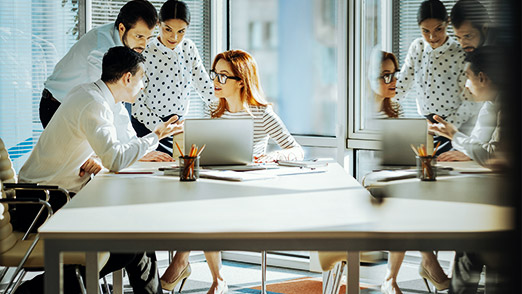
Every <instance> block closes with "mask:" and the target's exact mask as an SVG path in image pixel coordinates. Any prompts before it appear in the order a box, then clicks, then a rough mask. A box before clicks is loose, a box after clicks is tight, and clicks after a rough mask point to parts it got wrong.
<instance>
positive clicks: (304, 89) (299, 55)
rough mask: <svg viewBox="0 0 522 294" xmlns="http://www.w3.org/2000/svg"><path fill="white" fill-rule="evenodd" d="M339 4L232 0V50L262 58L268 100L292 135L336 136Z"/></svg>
mask: <svg viewBox="0 0 522 294" xmlns="http://www.w3.org/2000/svg"><path fill="white" fill-rule="evenodd" d="M337 4H338V0H232V1H231V32H230V36H231V49H243V50H246V51H248V52H249V53H251V54H252V55H253V56H254V58H255V59H256V60H257V61H258V64H259V65H260V66H259V69H260V79H261V80H262V81H263V88H264V89H265V93H266V95H267V100H268V101H269V102H271V103H273V106H274V108H275V109H276V112H277V113H279V114H280V115H281V118H282V119H283V120H284V121H285V123H286V125H287V127H288V129H289V130H290V132H291V133H293V134H302V135H320V136H334V135H335V123H336V113H337V110H336V103H337V10H336V8H337Z"/></svg>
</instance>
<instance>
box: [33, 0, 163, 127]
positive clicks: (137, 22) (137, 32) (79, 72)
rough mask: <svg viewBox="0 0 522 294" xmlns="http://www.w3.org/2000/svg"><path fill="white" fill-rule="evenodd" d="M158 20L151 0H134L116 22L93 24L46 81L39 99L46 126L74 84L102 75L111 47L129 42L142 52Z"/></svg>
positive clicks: (125, 44)
mask: <svg viewBox="0 0 522 294" xmlns="http://www.w3.org/2000/svg"><path fill="white" fill-rule="evenodd" d="M157 23H158V12H157V11H156V8H154V6H153V5H152V4H151V3H150V2H148V1H145V0H132V1H129V2H127V3H126V4H125V5H123V7H122V8H121V9H120V13H119V14H118V17H117V18H116V21H115V22H114V23H108V24H105V25H102V26H100V27H97V28H94V29H92V30H90V31H89V32H88V33H87V34H86V35H85V36H83V37H82V38H81V39H80V40H79V41H78V42H76V44H74V46H72V48H71V49H70V50H69V52H67V54H66V55H65V56H64V57H63V58H62V59H61V60H60V61H59V62H58V64H56V67H55V68H54V71H53V73H52V74H51V76H49V78H47V81H45V88H44V90H43V92H42V99H41V100H40V120H41V122H42V125H43V127H44V128H46V127H47V124H48V123H49V121H50V120H51V118H52V117H53V115H54V113H55V112H56V109H58V107H59V106H60V104H62V103H64V102H65V101H66V100H67V93H69V91H70V90H71V89H72V88H73V87H75V86H78V85H80V84H85V83H90V82H94V81H96V80H98V79H99V78H100V76H101V72H102V57H103V54H105V52H107V50H108V49H109V48H112V47H115V46H126V47H129V48H131V49H133V50H135V51H136V52H139V53H141V52H142V51H143V50H145V47H146V46H147V42H148V41H149V40H150V39H152V38H153V35H152V33H153V30H154V27H155V26H156V24H157Z"/></svg>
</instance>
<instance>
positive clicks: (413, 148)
mask: <svg viewBox="0 0 522 294" xmlns="http://www.w3.org/2000/svg"><path fill="white" fill-rule="evenodd" d="M410 147H411V150H413V152H414V153H415V155H417V156H419V152H417V150H415V147H413V144H410Z"/></svg>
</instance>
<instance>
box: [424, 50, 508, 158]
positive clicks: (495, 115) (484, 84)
mask: <svg viewBox="0 0 522 294" xmlns="http://www.w3.org/2000/svg"><path fill="white" fill-rule="evenodd" d="M499 54H500V53H499V52H498V50H497V49H496V48H494V47H492V46H485V47H479V48H477V49H475V50H474V51H473V52H470V53H469V54H468V56H467V57H466V59H465V60H466V61H467V62H468V66H467V69H466V76H467V78H468V80H467V82H466V87H467V88H468V89H469V90H470V92H471V93H472V94H473V97H474V99H475V100H477V101H485V102H484V104H483V106H482V108H481V109H480V112H479V114H478V118H477V122H476V124H475V127H474V128H473V130H472V131H471V134H470V135H469V136H467V135H465V134H463V133H462V132H460V131H459V130H458V129H457V128H456V127H455V126H454V125H452V124H451V123H449V122H446V121H445V120H443V119H442V118H441V117H440V116H434V119H435V120H436V121H437V122H438V123H436V124H432V123H430V126H429V128H428V129H429V130H430V131H431V132H434V133H436V134H438V135H441V136H444V137H446V138H448V139H450V140H452V145H453V148H455V149H456V150H457V151H450V152H446V153H443V154H441V155H440V156H439V157H438V160H439V161H465V160H471V159H473V160H475V161H477V163H479V164H481V165H487V164H488V161H489V160H491V158H492V155H493V153H494V152H495V150H496V148H497V146H498V140H499V120H500V117H499V105H498V103H499V101H498V96H499V89H500V87H499V86H500V85H501V84H500V83H501V82H502V78H501V77H502V74H501V73H499V72H498V71H500V70H502V69H501V66H500V65H499V62H498V59H499V56H498V55H499Z"/></svg>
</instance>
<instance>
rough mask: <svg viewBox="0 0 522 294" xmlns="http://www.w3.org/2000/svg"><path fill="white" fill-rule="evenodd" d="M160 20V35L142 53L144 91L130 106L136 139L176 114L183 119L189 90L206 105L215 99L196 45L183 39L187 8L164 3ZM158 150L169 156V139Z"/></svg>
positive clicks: (187, 106)
mask: <svg viewBox="0 0 522 294" xmlns="http://www.w3.org/2000/svg"><path fill="white" fill-rule="evenodd" d="M159 20H160V24H159V27H160V33H159V36H158V37H157V38H155V39H154V40H152V41H151V42H150V43H149V45H148V46H147V48H146V49H145V51H144V52H143V55H145V57H146V58H147V61H146V63H145V74H146V80H145V88H144V89H143V91H142V93H141V94H140V96H138V98H137V100H136V102H135V103H134V104H133V105H132V119H131V121H132V125H133V127H134V129H135V130H136V133H137V134H138V137H141V136H144V135H146V134H148V133H150V132H151V131H152V130H154V127H155V126H156V125H157V124H159V123H161V122H163V121H166V120H168V119H169V118H170V117H171V116H173V115H175V114H176V115H178V116H180V117H182V116H184V115H185V114H186V113H187V112H188V108H189V98H190V93H191V91H192V89H194V90H195V91H196V92H197V93H198V94H199V95H200V97H201V98H202V99H203V101H204V102H206V103H210V102H211V101H212V100H213V99H215V98H214V91H213V87H212V81H211V80H210V78H209V76H208V74H207V72H206V71H205V68H204V66H203V63H202V61H201V57H200V56H199V53H198V50H197V48H196V46H195V45H194V43H193V42H192V41H191V40H190V39H187V38H184V35H185V31H186V29H187V27H188V25H189V23H190V12H189V10H188V7H187V5H186V4H185V3H183V2H181V1H173V0H169V1H167V2H165V3H164V4H163V6H162V7H161V9H160V13H159ZM157 150H159V151H163V152H165V153H168V154H170V155H172V137H168V138H165V139H163V140H161V141H160V145H159V147H158V149H157Z"/></svg>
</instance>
